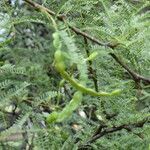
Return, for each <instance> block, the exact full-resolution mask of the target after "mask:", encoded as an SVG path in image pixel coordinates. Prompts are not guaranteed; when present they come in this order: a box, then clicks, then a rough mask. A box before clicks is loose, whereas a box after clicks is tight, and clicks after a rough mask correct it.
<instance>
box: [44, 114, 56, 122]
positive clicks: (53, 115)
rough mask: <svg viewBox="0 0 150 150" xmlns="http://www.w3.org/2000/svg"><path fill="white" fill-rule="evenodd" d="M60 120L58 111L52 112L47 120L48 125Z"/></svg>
mask: <svg viewBox="0 0 150 150" xmlns="http://www.w3.org/2000/svg"><path fill="white" fill-rule="evenodd" d="M57 118H58V113H57V112H56V111H54V112H52V113H51V114H50V115H49V116H48V117H47V118H46V121H47V122H48V123H52V122H55V121H56V120H57Z"/></svg>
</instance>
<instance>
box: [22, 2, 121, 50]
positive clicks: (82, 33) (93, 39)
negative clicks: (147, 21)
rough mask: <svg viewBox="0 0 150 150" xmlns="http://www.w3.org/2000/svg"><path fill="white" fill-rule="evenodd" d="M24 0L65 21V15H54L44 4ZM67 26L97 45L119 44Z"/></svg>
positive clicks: (113, 45) (109, 45)
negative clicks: (100, 39)
mask: <svg viewBox="0 0 150 150" xmlns="http://www.w3.org/2000/svg"><path fill="white" fill-rule="evenodd" d="M24 1H25V2H26V3H28V4H29V5H30V6H32V7H34V8H35V9H36V10H41V11H42V10H44V11H46V12H48V13H49V14H50V15H52V16H55V17H56V18H57V19H58V20H60V21H62V22H65V18H66V16H65V15H64V14H60V15H57V16H56V13H55V12H53V11H52V10H50V9H48V8H46V7H44V6H42V5H40V4H38V3H36V2H33V1H31V0H24ZM68 26H69V28H70V29H71V30H72V31H74V32H75V33H76V34H79V35H81V36H83V37H85V38H87V39H89V40H90V41H92V42H94V43H96V44H98V45H101V46H106V47H110V48H114V47H116V46H117V45H118V44H119V43H110V42H107V43H104V42H101V41H99V40H98V39H97V38H95V37H93V36H91V35H89V34H87V33H86V32H83V31H81V30H80V29H78V28H76V27H73V26H71V25H68Z"/></svg>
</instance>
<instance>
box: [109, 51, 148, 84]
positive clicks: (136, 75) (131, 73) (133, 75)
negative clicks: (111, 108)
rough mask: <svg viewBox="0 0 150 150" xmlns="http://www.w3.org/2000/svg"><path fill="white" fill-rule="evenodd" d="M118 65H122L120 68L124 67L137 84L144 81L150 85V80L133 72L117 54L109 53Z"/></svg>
mask: <svg viewBox="0 0 150 150" xmlns="http://www.w3.org/2000/svg"><path fill="white" fill-rule="evenodd" d="M109 54H110V55H111V56H112V57H113V58H114V59H115V61H116V62H117V63H119V64H120V66H122V67H123V68H124V69H125V70H126V71H127V72H128V73H129V74H130V75H131V76H132V78H133V80H134V81H135V82H140V81H141V80H143V81H144V82H146V83H148V84H150V79H148V78H145V77H143V76H141V75H139V74H137V73H136V72H134V71H133V70H131V69H130V68H129V67H128V66H127V65H126V64H125V63H124V62H123V61H122V60H121V58H119V57H117V56H116V55H115V54H113V53H109Z"/></svg>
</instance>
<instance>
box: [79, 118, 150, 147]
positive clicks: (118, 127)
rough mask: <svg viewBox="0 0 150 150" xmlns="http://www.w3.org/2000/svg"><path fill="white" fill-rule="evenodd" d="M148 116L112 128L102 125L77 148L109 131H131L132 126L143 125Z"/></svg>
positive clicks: (138, 126)
mask: <svg viewBox="0 0 150 150" xmlns="http://www.w3.org/2000/svg"><path fill="white" fill-rule="evenodd" d="M148 119H149V118H148V117H146V118H144V119H143V120H141V121H139V122H136V123H131V124H123V125H120V126H117V127H112V128H106V127H105V126H104V129H103V127H102V128H101V129H100V130H99V133H97V134H95V133H94V135H93V136H92V137H91V138H90V139H89V140H87V142H86V143H85V144H83V145H80V146H79V147H80V148H79V149H81V148H82V147H85V146H86V145H89V144H91V143H93V142H95V141H96V140H98V139H100V138H101V137H103V136H105V135H107V134H110V133H113V132H116V131H120V130H123V129H125V130H127V131H129V132H131V131H132V130H133V128H140V127H143V126H144V124H145V123H146V122H147V121H148Z"/></svg>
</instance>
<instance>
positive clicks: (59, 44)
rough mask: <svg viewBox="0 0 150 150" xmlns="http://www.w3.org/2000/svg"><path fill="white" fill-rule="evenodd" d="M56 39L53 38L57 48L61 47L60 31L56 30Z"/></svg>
mask: <svg viewBox="0 0 150 150" xmlns="http://www.w3.org/2000/svg"><path fill="white" fill-rule="evenodd" d="M52 36H53V38H54V40H53V45H54V47H55V48H56V49H61V46H62V45H61V41H60V39H59V33H58V32H55V33H53V34H52Z"/></svg>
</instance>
